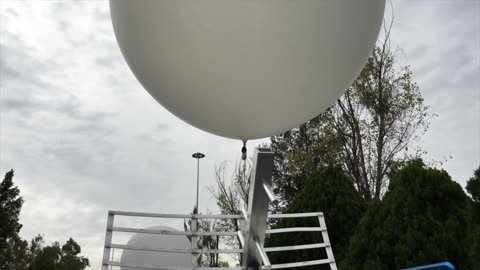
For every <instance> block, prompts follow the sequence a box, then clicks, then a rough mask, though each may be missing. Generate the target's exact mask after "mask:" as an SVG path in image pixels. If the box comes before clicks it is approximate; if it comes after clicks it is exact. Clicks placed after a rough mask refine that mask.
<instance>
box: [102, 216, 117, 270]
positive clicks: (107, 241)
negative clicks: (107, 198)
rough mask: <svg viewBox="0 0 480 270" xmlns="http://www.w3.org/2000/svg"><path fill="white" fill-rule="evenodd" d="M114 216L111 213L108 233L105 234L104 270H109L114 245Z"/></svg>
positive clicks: (108, 220)
mask: <svg viewBox="0 0 480 270" xmlns="http://www.w3.org/2000/svg"><path fill="white" fill-rule="evenodd" d="M113 220H114V215H113V213H111V212H110V211H109V212H108V218H107V232H106V234H105V245H104V249H103V260H102V270H108V262H109V261H110V245H111V244H112V233H113V232H112V227H113Z"/></svg>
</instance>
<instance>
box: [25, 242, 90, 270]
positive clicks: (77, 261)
mask: <svg viewBox="0 0 480 270" xmlns="http://www.w3.org/2000/svg"><path fill="white" fill-rule="evenodd" d="M44 245H45V242H44V241H43V237H42V236H41V235H38V236H36V237H35V238H33V239H32V241H31V244H30V256H31V264H30V266H29V268H28V270H84V269H85V268H86V267H87V266H89V265H90V262H89V260H88V259H87V258H85V257H83V256H79V254H80V252H81V248H80V245H78V244H77V242H75V240H73V239H72V238H70V239H69V240H68V241H67V242H66V243H65V244H64V245H63V246H61V247H60V243H58V242H53V244H52V245H50V246H44Z"/></svg>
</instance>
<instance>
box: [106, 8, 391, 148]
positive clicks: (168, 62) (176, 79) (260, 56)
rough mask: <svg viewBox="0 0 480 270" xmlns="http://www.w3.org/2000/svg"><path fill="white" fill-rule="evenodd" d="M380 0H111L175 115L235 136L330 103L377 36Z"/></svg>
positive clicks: (257, 133) (126, 51) (261, 133)
mask: <svg viewBox="0 0 480 270" xmlns="http://www.w3.org/2000/svg"><path fill="white" fill-rule="evenodd" d="M384 7H385V0H368V1H359V0H150V1H130V0H111V1H110V12H111V17H112V22H113V27H114V30H115V35H116V38H117V41H118V44H119V45H120V49H121V51H122V53H123V55H124V57H125V59H126V61H127V63H128V65H129V66H130V68H131V69H132V71H133V73H134V74H135V76H136V77H137V79H138V80H139V81H140V82H141V83H142V85H143V86H144V87H145V89H147V91H148V92H149V93H150V94H151V95H152V96H153V97H154V98H155V99H156V100H157V101H158V102H159V103H160V104H162V105H163V106H164V107H165V108H167V109H168V110H169V111H171V112H172V113H173V114H175V115H176V116H178V117H179V118H181V119H183V120H184V121H186V122H188V123H190V124H191V125H193V126H196V127H198V128H200V129H203V130H205V131H208V132H211V133H214V134H217V135H220V136H224V137H229V138H237V139H244V140H245V139H255V138H262V137H267V136H271V135H274V134H278V133H281V132H283V131H286V130H289V129H291V128H294V127H296V126H298V125H300V124H302V123H304V122H306V121H308V120H309V119H311V118H313V117H315V116H316V115H318V114H320V113H321V112H322V111H323V110H325V109H326V108H327V107H328V106H330V105H332V104H333V103H334V102H335V100H336V99H338V98H339V97H340V96H341V95H342V94H343V93H344V92H345V90H346V89H347V88H348V86H349V85H350V84H351V83H352V82H353V80H354V79H355V78H356V76H357V75H358V74H359V72H360V71H361V69H362V67H363V65H364V64H365V62H366V60H367V58H368V56H369V54H370V52H371V50H372V48H373V46H374V44H375V41H376V39H377V36H378V33H379V29H380V25H381V22H382V18H383V12H384Z"/></svg>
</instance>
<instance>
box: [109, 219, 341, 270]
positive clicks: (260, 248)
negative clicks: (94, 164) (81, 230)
mask: <svg viewBox="0 0 480 270" xmlns="http://www.w3.org/2000/svg"><path fill="white" fill-rule="evenodd" d="M115 216H130V217H150V218H169V219H197V220H202V219H237V220H243V219H244V216H243V215H199V214H193V215H179V214H156V213H138V212H124V211H109V212H108V220H107V230H106V236H105V246H104V255H103V262H102V270H107V269H108V267H109V266H120V267H130V268H135V269H156V270H166V269H169V270H173V269H175V270H193V269H202V270H206V269H212V270H213V269H215V270H222V269H228V270H232V269H239V270H240V269H245V268H244V267H238V266H237V267H200V266H198V267H187V268H185V267H175V266H168V267H165V266H157V265H132V264H128V263H122V262H119V261H113V260H111V257H112V256H111V254H112V253H113V250H114V249H121V250H137V251H148V252H160V253H187V254H192V256H194V257H195V256H198V255H199V254H241V253H243V252H244V249H234V248H231V249H199V248H193V247H196V246H197V243H196V242H195V243H192V248H188V249H178V248H177V249H175V248H151V247H149V248H146V247H142V246H137V245H128V244H114V243H112V235H113V233H114V232H126V233H141V234H164V235H184V236H238V237H239V239H240V243H239V244H240V245H241V246H243V245H244V241H245V240H244V239H245V238H244V237H245V236H244V232H242V231H237V232H225V231H206V232H203V231H173V230H155V229H138V228H127V227H116V226H114V220H115ZM305 217H317V218H318V220H319V226H318V227H291V228H278V229H267V230H266V231H265V233H266V234H276V233H292V232H322V236H323V239H324V242H323V243H315V244H304V245H293V246H280V247H263V243H260V242H259V241H257V242H256V245H257V250H258V251H259V252H260V255H261V258H262V261H263V266H262V268H263V269H283V268H292V267H302V266H312V265H320V264H330V266H331V269H334V270H335V269H336V265H335V260H334V257H333V252H332V250H331V246H330V243H329V238H328V233H327V227H326V225H325V220H324V217H323V213H321V212H316V213H295V214H269V215H268V218H269V219H284V218H305ZM191 239H192V240H193V239H194V238H193V237H192V238H191ZM192 242H193V241H192ZM321 248H325V249H326V252H327V256H328V258H327V259H320V260H312V261H303V262H292V263H284V264H273V265H272V264H270V261H269V259H268V255H267V253H270V252H281V251H292V250H305V249H321Z"/></svg>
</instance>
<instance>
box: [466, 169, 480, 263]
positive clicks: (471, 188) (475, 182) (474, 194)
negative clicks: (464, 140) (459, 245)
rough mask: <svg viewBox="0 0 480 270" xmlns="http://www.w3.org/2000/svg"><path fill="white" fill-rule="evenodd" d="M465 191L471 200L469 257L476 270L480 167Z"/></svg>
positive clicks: (479, 246) (479, 236)
mask: <svg viewBox="0 0 480 270" xmlns="http://www.w3.org/2000/svg"><path fill="white" fill-rule="evenodd" d="M466 190H467V192H468V193H469V194H470V196H471V198H472V201H471V210H472V211H471V215H472V221H473V232H472V248H471V250H470V257H471V258H472V260H473V263H474V265H475V266H476V268H480V166H479V167H478V168H477V169H476V170H475V171H474V172H473V176H472V177H471V178H470V180H468V181H467V186H466Z"/></svg>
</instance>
